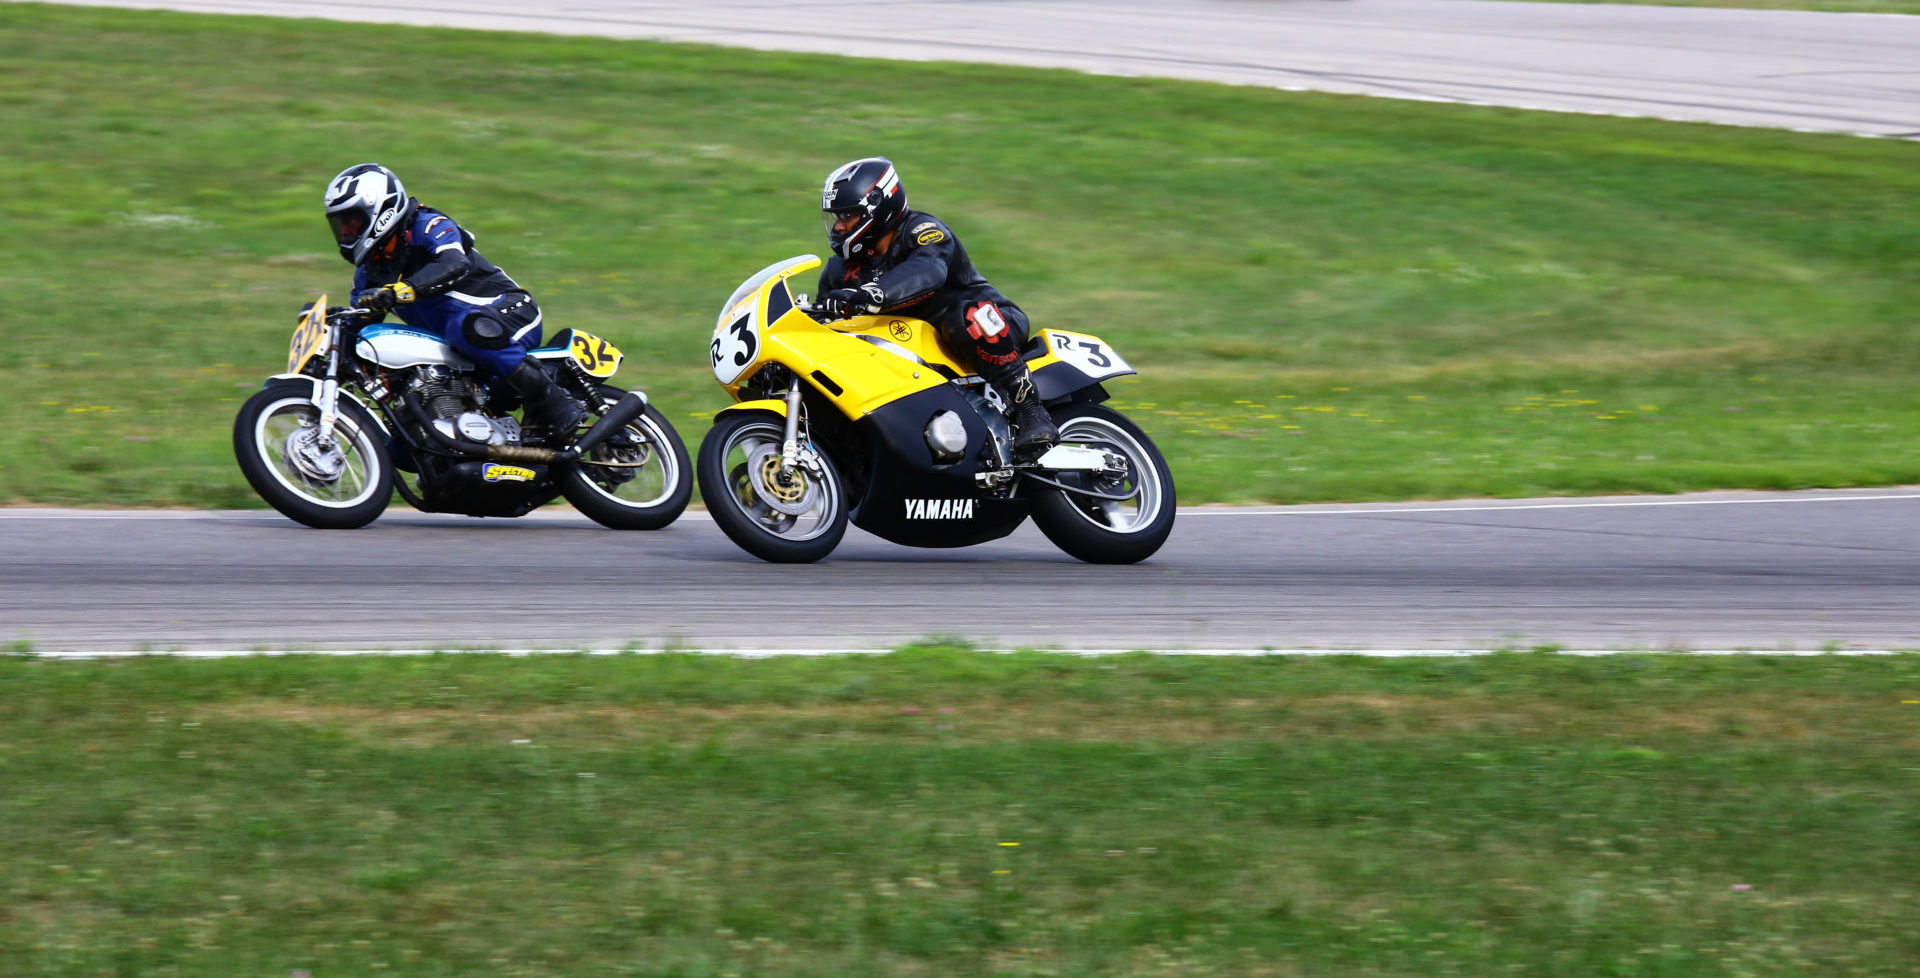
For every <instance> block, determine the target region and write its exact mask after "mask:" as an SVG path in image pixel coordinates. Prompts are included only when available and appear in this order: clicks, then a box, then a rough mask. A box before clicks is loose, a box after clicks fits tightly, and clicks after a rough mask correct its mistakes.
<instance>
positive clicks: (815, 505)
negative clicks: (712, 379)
mask: <svg viewBox="0 0 1920 978" xmlns="http://www.w3.org/2000/svg"><path fill="white" fill-rule="evenodd" d="M785 437H786V425H785V421H784V420H783V419H782V418H781V417H780V416H779V415H777V414H773V413H770V412H765V411H741V412H735V413H729V414H722V415H721V416H720V418H719V419H718V420H717V421H715V422H714V425H713V428H712V429H711V430H709V431H708V432H707V436H706V437H705V438H703V439H701V441H700V464H699V470H698V471H699V476H700V496H701V498H702V499H704V500H705V501H706V504H707V511H708V512H710V513H712V514H713V521H714V522H715V523H718V524H719V525H720V529H721V531H722V532H724V533H726V535H727V536H728V538H729V539H731V540H733V542H734V543H737V544H739V545H740V549H742V550H745V551H746V552H748V553H750V554H752V555H754V556H755V557H758V558H760V559H761V560H766V561H771V562H773V563H780V564H800V563H808V562H811V561H815V560H819V559H820V558H822V557H825V556H826V555H827V554H830V553H832V552H833V548H834V547H837V546H839V545H840V538H841V537H843V536H845V535H846V533H847V494H846V490H845V488H843V487H842V485H841V482H840V475H839V473H837V472H835V471H834V468H833V463H832V462H830V461H828V459H827V458H826V457H825V456H824V455H822V456H818V457H817V458H816V460H815V461H814V462H812V463H810V464H807V463H803V464H801V465H798V466H795V467H794V468H793V469H792V470H791V471H788V472H782V471H781V469H780V443H781V441H782V439H784V438H785Z"/></svg>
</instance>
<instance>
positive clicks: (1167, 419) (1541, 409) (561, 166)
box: [0, 3, 1920, 506]
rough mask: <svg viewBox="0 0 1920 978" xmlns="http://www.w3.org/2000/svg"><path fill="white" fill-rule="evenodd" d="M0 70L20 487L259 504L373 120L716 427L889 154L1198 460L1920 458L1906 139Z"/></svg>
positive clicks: (1910, 472)
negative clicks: (308, 307)
mask: <svg viewBox="0 0 1920 978" xmlns="http://www.w3.org/2000/svg"><path fill="white" fill-rule="evenodd" d="M209 52H218V57H217V58H214V59H211V63H210V59H209ZM0 65H4V67H5V70H4V71H0V141H4V143H5V144H6V145H7V146H8V147H9V152H8V153H7V154H6V155H5V156H4V157H3V158H0V183H4V185H5V186H7V187H9V188H11V189H10V190H9V192H8V193H7V194H6V195H4V197H0V222H4V223H5V224H6V225H7V227H8V228H9V233H8V234H7V235H5V236H4V237H0V291H4V292H5V293H6V294H7V295H8V296H9V303H8V305H7V308H6V309H5V311H4V312H0V315H4V316H5V317H6V340H7V341H6V343H4V344H0V389H4V390H5V391H6V392H7V397H6V398H5V399H4V400H3V401H0V501H5V502H14V503H22V502H33V503H43V504H112V505H197V506H250V505H259V502H258V500H256V499H255V498H254V497H253V496H252V494H251V493H250V492H249V491H248V490H247V488H246V486H245V483H244V481H243V480H242V479H241V478H240V475H239V472H238V470H237V468H236V467H235V465H234V463H233V460H232V457H231V451H230V448H229V447H228V431H229V427H230V423H231V417H232V412H233V411H234V409H235V408H236V407H237V405H238V403H239V401H240V400H242V399H244V397H245V396H246V395H247V393H248V392H249V391H250V390H252V389H255V388H256V387H257V386H258V384H259V380H260V378H261V377H263V376H265V375H266V374H268V373H270V372H272V371H274V370H276V369H277V368H278V366H279V364H280V363H282V362H283V358H284V353H283V350H284V345H285V341H286V334H287V333H288V331H289V330H290V328H291V315H292V313H293V311H294V310H295V309H296V308H297V306H298V305H299V303H300V302H301V301H303V300H304V299H306V298H308V297H310V296H311V295H312V294H314V293H318V292H320V291H323V290H326V291H331V292H334V293H338V292H339V291H340V289H341V288H343V287H344V285H345V283H346V281H347V271H348V269H347V266H346V265H345V264H344V263H341V262H340V261H339V260H338V259H337V257H335V255H334V253H333V248H332V245H331V242H330V240H329V239H328V238H327V236H326V233H325V230H324V223H323V222H322V221H321V220H320V218H319V216H318V210H319V207H318V197H319V188H320V186H321V184H322V183H323V182H324V180H325V179H326V178H327V177H329V176H331V175H332V174H333V173H334V172H335V171H337V170H338V169H340V168H341V167H342V166H345V165H347V164H350V163H353V162H357V161H360V160H363V159H379V160H381V161H383V162H386V163H388V164H390V165H392V166H394V167H395V168H396V169H397V170H398V171H399V172H400V173H401V174H402V176H403V177H405V178H406V179H407V180H408V181H409V186H410V188H411V189H413V190H415V191H416V192H417V194H418V195H419V196H420V197H421V198H422V199H424V200H426V201H428V202H430V203H433V204H435V205H437V206H440V207H442V208H444V209H446V210H448V211H449V212H451V213H453V214H454V215H456V216H457V217H460V218H461V219H463V220H464V221H466V222H467V223H468V224H470V225H471V226H472V227H473V228H474V229H475V230H476V231H477V233H478V234H479V238H480V241H479V243H480V247H481V249H482V250H483V251H484V252H485V253H486V254H487V255H488V256H489V257H490V258H492V259H494V260H495V261H497V262H499V263H500V264H502V265H503V266H504V267H506V268H507V269H508V270H509V272H511V273H512V274H513V275H515V276H516V277H517V278H518V279H520V280H521V281H523V282H526V283H529V284H530V286H531V287H532V288H534V289H535V290H536V292H537V293H538V294H539V295H540V296H541V298H542V302H543V306H544V307H545V308H546V310H547V315H548V317H549V319H550V321H551V322H553V323H554V324H556V325H558V324H566V325H575V326H580V327H583V328H586V329H589V330H592V331H594V332H596V333H600V334H602V335H604V336H606V337H608V338H609V339H611V340H612V341H614V342H615V343H616V344H618V345H620V346H621V347H623V348H624V349H625V350H626V351H627V353H628V354H629V359H628V361H627V368H626V370H627V373H626V374H624V375H623V376H626V377H628V378H629V379H630V380H631V381H632V382H637V383H639V384H642V385H644V386H646V387H648V388H649V389H650V391H651V393H652V395H653V397H654V399H655V401H656V403H658V404H660V405H661V406H662V407H663V408H664V409H666V410H667V411H668V412H669V415H670V417H671V419H672V420H673V421H674V422H675V423H676V424H677V425H679V426H680V427H681V428H682V429H683V431H684V432H685V433H686V434H687V435H688V437H689V438H690V439H691V440H694V441H697V440H698V438H699V436H700V434H701V433H702V431H703V429H704V426H705V425H704V419H705V418H706V417H707V416H708V415H709V413H710V412H711V411H713V410H714V409H715V408H717V407H719V406H720V405H721V404H722V403H723V401H722V395H721V394H720V391H719V389H718V387H717V385H715V384H714V383H713V382H712V379H711V376H710V375H709V374H708V373H707V371H706V368H705V359H704V358H705V348H706V339H707V335H708V332H709V330H710V328H711V317H712V315H713V314H714V311H715V308H716V307H717V305H718V303H719V302H720V300H722V299H723V298H725V296H726V295H727V293H728V292H729V291H730V290H731V289H732V287H733V285H734V284H735V283H736V282H738V281H739V280H740V279H741V278H743V277H744V276H745V275H746V274H748V273H750V272H751V271H753V270H754V269H757V268H758V267H760V266H761V265H763V264H765V263H766V262H767V261H770V260H772V259H775V258H779V257H784V256H787V255H790V254H795V253H801V252H807V251H818V250H820V247H821V242H820V241H819V223H818V218H817V206H818V204H817V198H816V196H815V193H814V191H815V189H816V188H817V186H818V183H819V180H820V178H821V177H822V176H823V175H824V174H825V172H826V171H827V170H828V169H830V168H831V167H832V166H834V165H836V164H838V163H839V162H841V161H844V160H845V159H849V158H853V157H857V156H863V155H869V154H872V153H875V152H884V153H888V154H891V155H892V156H893V157H894V158H895V159H896V160H898V161H899V163H900V165H901V167H902V172H903V174H905V175H906V177H907V182H908V186H909V188H910V190H911V191H912V193H913V195H914V197H913V199H914V201H915V203H916V204H918V205H920V206H923V207H925V208H927V209H929V210H931V211H934V212H935V213H938V214H940V215H941V216H943V217H945V218H947V219H948V220H949V221H950V223H952V224H953V225H954V226H955V227H956V228H957V229H958V230H959V232H960V233H961V234H962V236H963V237H964V238H965V239H966V241H967V243H968V246H969V249H970V250H971V251H972V252H973V254H974V256H975V258H976V259H977V260H978V261H979V263H980V264H981V265H982V267H983V268H984V269H985V270H986V271H987V272H988V274H989V275H991V276H992V277H993V278H994V280H995V281H996V282H997V283H998V284H1000V285H1001V286H1003V287H1004V288H1005V289H1006V291H1008V292H1009V293H1010V294H1011V295H1013V296H1014V297H1015V298H1016V299H1018V300H1019V301H1020V302H1021V303H1022V304H1023V305H1024V306H1025V307H1026V308H1027V309H1028V311H1029V312H1030V313H1031V315H1032V317H1033V319H1034V321H1035V322H1036V323H1039V324H1042V325H1054V326H1062V327H1068V328H1073V329H1079V330H1086V331H1091V332H1095V333H1098V334H1101V335H1103V336H1105V337H1106V338H1107V339H1109V340H1110V341H1111V342H1113V343H1114V344H1115V345H1116V346H1117V347H1118V349H1119V350H1120V351H1121V352H1122V353H1123V354H1124V355H1126V356H1127V357H1129V358H1130V359H1131V360H1132V361H1133V362H1134V363H1135V364H1137V365H1139V366H1140V367H1141V368H1142V375H1141V376H1140V377H1139V378H1129V379H1124V380H1121V381H1118V382H1116V383H1115V384H1114V385H1113V389H1114V393H1115V395H1116V398H1117V400H1118V402H1119V406H1121V407H1122V408H1124V409H1126V410H1128V411H1129V412H1131V413H1133V414H1134V415H1136V416H1137V417H1138V418H1139V419H1140V420H1141V421H1142V422H1143V423H1144V424H1145V426H1146V427H1147V429H1148V430H1149V432H1150V433H1152V434H1153V435H1154V436H1155V437H1156V438H1157V439H1158V440H1159V441H1161V442H1162V447H1163V449H1164V450H1165V453H1166V455H1167V456H1168V458H1169V460H1170V461H1171V463H1172V466H1173V468H1174V470H1175V473H1176V476H1177V477H1178V478H1179V480H1180V485H1181V495H1182V499H1183V500H1184V501H1191V502H1208V501H1306V500H1323V499H1353V500H1367V499H1394V498H1412V497H1435V496H1458V495H1487V496H1502V495H1507V496H1511V495H1528V494H1538V493H1545V494H1555V493H1578V492H1596V491H1675V490H1685V489H1706V488H1728V487H1765V488H1792V487H1811V486H1836V485H1882V484H1900V483H1912V482H1920V453H1917V452H1916V451H1915V448H1916V441H1915V439H1914V438H1913V437H1912V436H1911V434H1910V433H1911V432H1913V431H1916V430H1920V417H1917V416H1916V413H1917V410H1920V409H1916V406H1915V403H1914V399H1913V398H1912V397H1911V396H1910V387H1911V378H1912V376H1913V375H1914V374H1915V372H1916V367H1920V331H1916V330H1915V329H1914V326H1915V313H1914V310H1915V309H1917V308H1920V231H1917V230H1916V229H1920V165H1917V164H1920V145H1916V144H1914V143H1911V142H1899V141H1876V140H1866V139H1858V138H1852V137H1843V136H1823V135H1809V134H1796V133H1784V132H1773V131H1766V130H1756V129H1738V128H1730V127H1718V126H1706V125H1680V124H1671V123H1660V122H1652V121H1645V120H1627V119H1607V118H1591V117H1585V116H1573V115H1557V114H1543V113H1531V112H1522V111H1512V110H1502V109H1490V108H1475V107H1463V106H1440V105H1428V104H1418V103H1407V102H1395V101H1387V100H1378V99H1362V98H1349V97H1339V96H1328V95H1310V94H1299V93H1286V92H1277V91H1268V90H1262V89H1249V88H1230V87H1221V86H1213V85H1203V84H1192V83H1181V82H1170V81H1156V80H1147V79H1111V78H1094V77H1088V76H1083V75H1077V74H1073V73H1068V72H1048V71H1035V70H1025V69H1014V68H1001V67H979V66H955V65H948V64H896V63H882V62H849V61H845V60H838V59H832V58H825V57H812V56H801V55H785V54H767V53H756V52H748V51H738V50H720V49H710V48H701V47H693V46H674V45H660V44H648V43H630V42H618V41H606V40H594V39H582V38H558V37H543V36H530V35H512V34H494V33H474V32H460V31H445V30H421V29H408V28H398V27H383V26H368V25H350V24H333V23H323V22H317V21H286V20H272V19H252V18H240V17H208V16H193V15H182V14H170V13H158V12H133V11H114V10H98V9H84V8H63V7H48V6H40V5H33V4H14V3H8V4H0ZM882 90H884V91H883V93H882V94H876V93H877V92H882Z"/></svg>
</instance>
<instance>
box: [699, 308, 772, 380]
mask: <svg viewBox="0 0 1920 978" xmlns="http://www.w3.org/2000/svg"><path fill="white" fill-rule="evenodd" d="M753 301H754V302H758V301H759V296H758V295H755V296H754V298H753ZM759 318H760V317H758V316H756V315H754V308H753V305H752V303H747V304H745V305H743V306H741V308H740V315H739V316H737V317H735V318H734V319H731V320H723V321H722V322H721V323H720V325H718V326H716V327H714V329H713V342H712V343H711V344H709V345H708V347H707V354H708V358H709V359H710V360H712V361H713V375H714V376H715V377H716V378H719V380H720V382H721V383H722V384H731V383H733V382H734V381H735V380H737V379H738V378H739V377H740V375H741V374H742V373H745V372H746V369H747V365H748V364H750V363H752V362H753V361H754V360H755V359H756V358H757V357H758V356H759V355H760V339H759V335H758V323H757V320H758V319H759Z"/></svg>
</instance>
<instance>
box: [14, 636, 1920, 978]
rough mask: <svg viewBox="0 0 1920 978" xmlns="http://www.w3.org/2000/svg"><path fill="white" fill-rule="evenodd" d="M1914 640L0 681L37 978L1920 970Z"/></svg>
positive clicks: (23, 661) (24, 957) (26, 938)
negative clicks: (1386, 654) (1821, 649)
mask: <svg viewBox="0 0 1920 978" xmlns="http://www.w3.org/2000/svg"><path fill="white" fill-rule="evenodd" d="M1914 701H1920V660H1917V659H1916V658H1915V657H1914V656H1912V655H1905V656H1897V657H1892V658H1872V659H1866V658H1839V657H1832V658H1806V659H1784V658H1732V659H1729V658H1724V657H1703V658H1690V657H1684V656H1626V657H1619V658H1608V659H1578V658H1568V657H1561V656H1555V655H1550V654H1535V653H1508V654H1503V655H1497V656H1493V657H1489V658H1480V659H1444V660H1398V661H1381V660H1366V659H1355V658H1336V659H1293V658H1273V659H1228V660H1208V659H1194V658H1168V657H1152V656H1146V655H1133V656H1123V657H1115V658H1102V659H1076V658H1069V657H1061V656H1057V655H1045V654H1033V653H1022V654H1012V655H987V654H981V653H976V652H972V651H970V650H967V649H964V648H955V647H951V646H944V647H943V646H941V645H938V644H932V645H926V646H920V647H914V648H909V649H907V650H904V651H902V652H899V653H895V654H893V655H889V656H884V657H871V658H851V659H832V660H759V661H743V660H730V659H719V658H710V657H698V656H688V655H675V654H669V655H657V656H620V657H589V656H559V657H542V658H538V659H515V658H507V657H501V656H493V655H444V656H434V657H423V658H408V659H377V658H376V659H351V660H342V659H328V658H287V659H255V660H227V661H183V660H168V659H147V660H128V661H118V662H99V663H70V662H50V661H34V660H31V659H27V658H21V657H17V656H16V657H11V658H0V779H4V783H5V790H4V791H0V961H5V962H6V968H5V971H6V973H7V974H8V975H9V976H19V978H67V976H72V978H93V976H97V975H139V976H201V975H221V976H234V975H265V976H283V975H289V974H298V973H301V972H305V973H309V974H311V975H312V976H314V978H333V976H365V975H394V976H447V975H460V976H468V975H493V976H566V978H585V976H600V975H606V976H622V978H652V976H696V975H697V976H708V975H712V976H719V975H740V976H752V975H768V976H775V975H777V976H783V978H805V976H822V978H825V976H832V978H858V976H881V975H885V976H915V975H927V976H935V975H967V976H989V975H995V976H997V975H1008V976H1012V975H1060V976H1100V978H1123V976H1166V975H1177V976H1201V975H1245V976H1282V975H1286V976H1320V975H1326V976H1342V978H1345V976H1353V975H1369V976H1401V975H1404V976H1434V975H1476V976H1477V975H1493V974H1524V975H1548V974H1551V975H1582V976H1602V975H1622V976H1624V975H1659V976H1694V975H1699V976H1729V978H1731V976H1812V975H1818V976H1823V978H1834V976H1855V975H1862V976H1864V975H1874V976H1879V975H1895V974H1909V973H1911V970H1912V968H1913V965H1914V962H1915V961H1916V960H1920V936H1916V933H1915V931H1914V929H1913V927H1912V920H1913V918H1914V916H1915V913H1916V910H1920V886H1917V885H1916V880H1920V844H1916V843H1920V815H1917V814H1916V811H1915V809H1914V807H1913V804H1912V800H1913V798H1914V797H1915V793H1916V791H1920V773H1916V768H1915V767H1914V763H1913V758H1914V756H1915V750H1916V749H1917V748H1920V705H1916V703H1915V702H1914Z"/></svg>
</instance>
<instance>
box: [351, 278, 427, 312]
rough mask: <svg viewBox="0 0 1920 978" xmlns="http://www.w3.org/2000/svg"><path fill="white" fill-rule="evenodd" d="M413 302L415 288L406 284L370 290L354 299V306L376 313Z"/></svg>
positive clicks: (398, 283)
mask: <svg viewBox="0 0 1920 978" xmlns="http://www.w3.org/2000/svg"><path fill="white" fill-rule="evenodd" d="M412 301H413V286H411V285H408V284H407V283H405V282H395V283H393V284H392V285H383V286H381V287H379V288H377V289H368V290H367V291H365V292H362V293H360V294H359V295H356V296H354V297H353V304H354V305H356V306H360V307H361V308H363V309H371V310H373V311H374V312H386V311H387V310H389V309H392V308H393V307H394V306H397V305H400V304H402V303H407V302H412Z"/></svg>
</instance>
